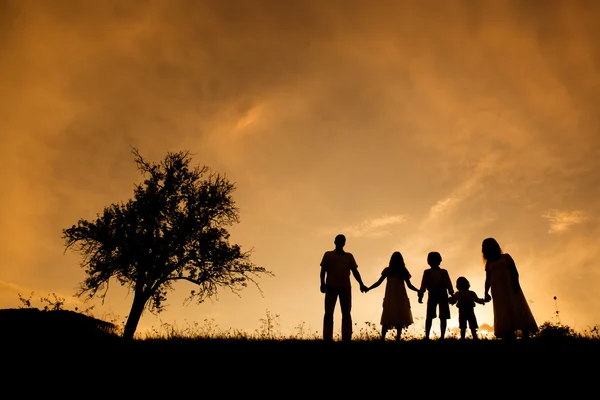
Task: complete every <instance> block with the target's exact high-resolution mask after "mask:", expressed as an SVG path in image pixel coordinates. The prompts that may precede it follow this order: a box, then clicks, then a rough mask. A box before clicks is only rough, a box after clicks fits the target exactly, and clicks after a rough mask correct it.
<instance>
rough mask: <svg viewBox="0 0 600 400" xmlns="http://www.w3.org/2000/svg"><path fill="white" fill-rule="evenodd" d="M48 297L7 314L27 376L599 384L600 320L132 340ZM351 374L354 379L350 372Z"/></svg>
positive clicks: (194, 333)
mask: <svg viewBox="0 0 600 400" xmlns="http://www.w3.org/2000/svg"><path fill="white" fill-rule="evenodd" d="M47 299H49V301H50V303H52V304H53V305H49V306H48V307H44V308H42V309H37V308H35V307H31V304H29V305H27V304H25V303H24V305H25V307H23V308H19V309H8V310H0V343H2V344H3V345H4V351H3V352H2V354H3V364H4V365H5V366H12V367H10V368H12V371H13V372H15V373H17V375H19V376H28V377H32V376H37V377H38V378H39V377H40V376H42V377H48V376H52V377H53V379H69V380H74V379H78V380H82V382H89V381H90V379H92V380H95V379H104V380H105V381H106V382H108V381H115V380H118V379H121V378H123V379H129V378H126V377H127V376H129V375H130V374H134V375H135V374H142V375H143V376H144V380H147V381H150V382H151V381H152V380H153V379H159V380H161V381H162V380H163V379H165V377H167V376H170V377H171V378H173V379H175V380H176V381H179V380H181V379H183V377H184V376H185V377H188V378H189V379H192V380H193V379H200V377H201V378H202V379H203V380H205V379H207V378H209V377H210V379H216V380H218V379H222V378H223V377H224V376H236V377H238V378H239V379H242V378H248V377H254V379H255V380H256V381H255V382H263V383H262V384H263V385H264V386H265V387H264V388H262V389H261V390H263V389H264V390H267V391H269V388H268V387H269V386H270V385H271V384H272V383H274V380H275V377H278V378H277V382H279V380H286V379H287V380H292V381H293V382H292V381H290V382H291V383H289V384H294V385H298V384H299V383H298V379H300V378H299V377H301V378H302V379H300V381H302V382H304V380H306V379H308V381H307V382H305V383H304V384H315V383H318V382H319V381H320V377H321V376H322V374H331V373H334V374H335V373H336V371H337V373H341V372H342V371H346V370H347V371H348V372H347V373H350V372H351V373H353V374H359V375H358V376H357V377H356V379H367V378H366V377H367V376H370V375H374V377H373V378H369V379H374V380H369V379H367V380H366V382H371V384H374V382H376V380H377V379H379V378H378V377H377V376H378V375H379V376H382V375H385V374H388V373H394V374H396V375H398V376H402V379H403V380H407V379H408V380H411V379H412V380H414V382H416V379H421V378H422V377H423V376H428V375H432V374H433V375H434V376H437V378H435V379H438V380H439V379H441V380H442V381H444V380H453V379H454V380H459V381H460V379H474V377H477V376H479V377H480V379H481V380H486V379H491V377H494V376H505V377H506V379H509V382H511V383H510V385H513V384H516V383H515V382H518V381H519V380H520V379H525V378H524V377H529V378H527V379H529V380H527V381H526V382H524V383H523V384H533V382H534V381H535V382H536V385H546V387H548V386H550V387H551V388H552V390H554V389H555V388H557V387H560V386H562V385H567V383H568V385H569V387H570V389H569V390H570V391H571V393H574V391H575V390H579V389H582V388H584V387H585V386H586V385H592V384H595V382H596V379H597V378H595V377H594V376H593V374H595V373H596V372H595V371H596V368H595V365H596V364H597V363H598V359H599V357H600V332H599V327H598V326H595V327H592V328H590V329H589V330H587V331H584V332H575V331H574V330H573V329H571V328H570V327H569V326H566V325H562V324H559V323H554V322H545V323H543V324H542V325H541V326H540V331H539V332H538V334H537V335H535V336H534V337H532V338H530V339H520V338H519V339H516V340H514V341H503V340H498V339H495V338H493V336H492V337H490V336H488V337H485V336H482V338H481V339H480V340H477V341H475V340H472V339H470V338H467V339H466V340H460V339H459V338H458V336H457V333H456V332H453V331H450V332H449V333H448V334H447V336H446V339H444V340H437V339H432V340H429V341H425V340H423V339H422V336H423V333H422V332H421V331H420V330H419V329H416V328H415V327H414V326H413V327H412V328H409V329H408V330H406V331H405V332H403V336H402V340H401V341H399V342H396V341H395V340H394V337H395V332H393V331H392V332H390V333H389V334H388V335H389V336H388V340H387V341H385V342H382V341H381V340H380V336H379V335H380V331H379V326H378V325H376V324H372V323H364V324H362V326H360V325H359V324H357V325H355V334H354V338H353V341H352V342H350V343H343V342H341V341H339V337H336V339H338V340H336V341H334V342H333V343H326V342H323V341H322V340H321V337H320V334H319V333H318V332H310V331H307V330H306V329H305V327H304V324H303V323H301V324H299V325H298V326H297V327H296V329H295V332H294V333H293V334H291V335H283V334H282V333H281V330H280V327H279V315H277V314H272V313H270V312H269V311H267V312H266V315H265V316H264V317H263V318H261V319H260V321H259V322H260V327H259V328H258V329H256V330H255V331H253V332H244V331H240V330H233V329H226V330H224V329H221V328H220V327H219V326H218V325H217V324H216V323H215V321H214V320H212V319H206V320H204V321H202V322H201V323H197V322H194V323H185V324H184V326H181V327H178V326H175V325H170V324H166V323H165V324H161V325H160V326H158V327H156V328H154V329H152V330H151V331H150V332H148V333H145V334H141V335H138V336H137V337H136V339H134V340H132V341H125V340H123V339H122V338H121V337H120V334H121V333H122V326H123V324H122V322H117V320H118V319H115V321H104V320H103V319H97V318H94V317H93V316H91V315H90V313H89V310H84V311H79V310H77V311H68V310H64V309H63V306H62V304H64V303H62V304H61V301H60V299H54V300H52V299H51V298H47ZM56 300H58V301H56ZM292 371H293V372H292ZM81 374H83V375H84V376H81ZM282 375H283V376H282ZM294 376H295V377H296V378H294ZM398 376H397V377H396V379H400V378H399V377H398ZM75 377H77V378H75ZM119 377H121V378H119ZM238 378H236V379H238ZM346 379H352V378H350V377H349V376H347V375H346ZM432 379H433V378H432ZM494 379H495V378H494ZM440 382H441V381H440ZM304 384H303V385H304ZM414 384H416V383H414ZM301 386H302V385H301ZM252 387H254V386H252ZM232 389H233V388H232ZM255 389H256V390H258V388H255ZM431 389H435V388H434V387H432V388H431ZM249 390H250V389H249ZM252 390H254V389H252Z"/></svg>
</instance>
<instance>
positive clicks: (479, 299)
mask: <svg viewBox="0 0 600 400" xmlns="http://www.w3.org/2000/svg"><path fill="white" fill-rule="evenodd" d="M472 296H473V301H474V302H475V303H478V304H485V300H484V299H482V298H480V297H479V296H477V293H475V292H473V294H472Z"/></svg>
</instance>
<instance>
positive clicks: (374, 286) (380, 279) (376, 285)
mask: <svg viewBox="0 0 600 400" xmlns="http://www.w3.org/2000/svg"><path fill="white" fill-rule="evenodd" d="M385 278H386V276H385V275H383V274H382V275H381V277H380V278H379V279H378V280H377V282H375V283H374V284H372V285H371V286H369V287H368V288H367V291H369V290H371V289H375V288H376V287H378V286H379V285H381V284H382V283H383V281H385Z"/></svg>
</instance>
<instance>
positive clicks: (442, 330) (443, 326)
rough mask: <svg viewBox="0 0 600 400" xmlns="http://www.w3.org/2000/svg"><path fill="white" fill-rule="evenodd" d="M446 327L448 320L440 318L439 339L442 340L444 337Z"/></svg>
mask: <svg viewBox="0 0 600 400" xmlns="http://www.w3.org/2000/svg"><path fill="white" fill-rule="evenodd" d="M447 325H448V320H447V319H446V318H440V339H444V337H445V336H446V326H447Z"/></svg>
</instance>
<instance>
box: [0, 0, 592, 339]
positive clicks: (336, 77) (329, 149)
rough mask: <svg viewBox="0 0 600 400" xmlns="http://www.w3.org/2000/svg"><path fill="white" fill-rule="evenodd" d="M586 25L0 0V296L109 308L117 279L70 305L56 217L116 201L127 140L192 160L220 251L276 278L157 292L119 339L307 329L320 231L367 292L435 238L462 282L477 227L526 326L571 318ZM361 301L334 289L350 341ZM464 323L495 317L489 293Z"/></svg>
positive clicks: (374, 317) (203, 3)
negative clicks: (225, 229)
mask: <svg viewBox="0 0 600 400" xmlns="http://www.w3.org/2000/svg"><path fill="white" fill-rule="evenodd" d="M599 17H600V2H596V1H593V0H588V1H583V0H581V1H580V0H569V1H553V0H548V1H544V2H539V1H535V0H531V1H522V0H513V1H508V0H507V1H502V0H497V1H485V0H482V1H477V2H475V1H466V0H464V1H459V0H439V1H433V0H419V1H380V0H375V1H370V2H361V1H355V0H344V1H342V0H339V1H338V0H328V1H322V0H290V1H287V2H281V1H276V0H253V1H243V0H231V1H227V2H223V1H216V0H215V1H212V0H198V1H192V0H189V1H185V0H165V1H162V0H147V1H128V2H120V1H116V0H107V1H102V2H97V1H75V0H69V1H67V0H54V1H52V2H47V1H37V0H29V1H27V2H24V1H18V0H0V89H1V93H2V95H1V96H0V120H1V121H2V122H1V124H2V129H1V131H0V157H1V159H2V162H3V168H2V169H0V179H1V181H2V184H3V191H2V196H1V197H0V232H1V235H2V240H1V241H0V308H13V307H19V306H21V305H22V303H21V301H20V300H19V295H22V296H23V297H25V298H27V297H29V296H30V295H31V293H33V296H32V301H33V302H34V303H35V304H36V305H37V304H40V302H39V301H38V300H39V298H40V297H46V296H48V295H49V294H52V293H55V294H57V295H58V296H60V297H63V298H65V299H66V306H67V307H69V308H73V307H78V309H79V310H83V309H85V308H87V307H90V306H92V305H94V309H93V313H94V315H95V316H97V317H100V318H104V319H113V320H122V319H123V318H124V317H125V316H126V315H127V313H128V311H129V308H130V306H131V302H132V295H131V294H130V293H128V292H127V291H126V290H125V289H124V288H121V287H119V286H118V284H117V283H116V282H114V283H112V284H111V286H110V288H109V291H108V294H107V297H106V301H105V302H104V303H103V304H102V303H100V302H98V301H95V302H92V303H86V304H81V300H80V299H77V298H75V297H73V296H74V294H75V292H76V289H77V287H78V285H79V283H80V282H81V281H82V280H83V279H84V278H85V274H84V271H83V269H82V268H81V267H80V265H79V263H80V261H81V258H80V256H79V255H78V254H77V253H75V252H72V251H66V252H65V246H64V242H63V240H62V230H63V229H65V228H69V227H71V226H72V225H73V224H76V223H77V221H78V220H79V219H94V218H95V217H96V215H97V214H98V213H101V212H102V211H103V209H104V207H105V206H107V205H109V204H111V203H117V202H121V201H126V200H128V199H130V198H132V196H133V187H134V184H136V183H139V182H141V180H142V176H141V175H140V173H139V171H138V170H137V169H136V165H135V163H134V157H133V154H132V153H131V148H132V147H135V148H137V149H139V151H140V153H141V154H142V156H143V157H144V158H146V159H148V160H153V161H160V160H161V159H162V158H163V157H164V156H165V155H166V154H167V152H169V151H190V152H191V153H192V162H193V163H194V164H196V165H206V166H208V167H210V168H211V169H212V170H213V171H215V172H218V173H220V174H223V175H225V176H226V177H227V178H228V179H229V180H230V181H231V182H233V183H235V187H236V190H235V192H234V193H233V197H234V200H235V202H236V206H237V207H238V208H239V211H240V222H239V223H238V224H236V225H234V226H232V227H231V228H230V233H231V242H232V243H237V244H239V245H240V246H242V249H244V250H252V255H251V259H252V261H253V262H254V263H255V264H257V265H260V266H263V267H265V268H266V269H267V270H269V271H271V272H273V274H274V276H272V277H269V276H264V277H262V278H259V280H258V284H259V286H260V290H259V288H257V287H256V286H253V285H250V286H248V287H247V288H245V289H244V290H243V291H242V292H241V293H240V296H237V295H235V294H233V293H231V291H229V290H228V289H227V288H223V289H222V290H220V291H219V293H218V297H215V298H212V299H209V300H206V301H205V302H203V303H202V304H189V305H186V304H184V303H183V300H184V298H185V297H186V295H187V294H188V293H189V291H190V290H191V289H193V288H192V287H190V285H189V284H186V283H182V284H180V285H176V286H175V290H174V291H173V292H171V293H170V294H169V297H168V298H167V309H166V311H164V312H163V313H161V314H159V315H153V314H151V313H148V312H146V313H144V315H143V316H142V319H141V321H140V324H139V326H138V333H142V332H151V331H152V330H156V329H161V328H160V327H161V326H163V327H164V326H165V325H164V324H167V325H170V326H174V327H176V328H178V329H187V328H189V327H191V326H206V324H212V325H213V326H216V327H218V329H221V330H224V331H225V330H236V331H243V332H255V331H256V330H260V329H261V327H262V326H263V325H262V324H263V322H261V321H264V319H265V317H266V316H269V315H270V316H272V317H276V321H275V322H277V324H278V325H277V329H278V330H279V331H280V332H281V334H283V335H288V334H289V335H294V334H298V333H300V332H312V333H314V334H315V335H318V334H320V332H321V330H322V318H323V300H324V298H323V294H321V293H320V291H319V270H320V267H319V263H320V261H321V258H322V256H323V253H324V252H325V251H327V250H331V249H333V247H334V244H333V240H334V237H335V235H337V234H338V233H343V234H345V235H346V237H347V243H346V248H345V249H346V251H349V252H351V253H353V255H354V257H355V259H356V261H357V263H358V265H359V271H360V273H361V275H362V278H363V280H364V281H365V283H366V284H367V285H370V284H372V283H373V282H375V281H376V280H377V279H378V278H379V276H380V274H381V271H382V270H383V268H385V267H386V266H387V264H388V262H389V258H390V256H391V254H392V253H393V252H394V251H400V252H401V253H402V254H403V255H404V258H405V260H406V265H407V268H408V269H409V271H410V273H411V275H412V283H413V284H415V285H419V284H420V280H421V276H422V273H423V271H424V270H425V269H426V268H427V263H426V257H427V253H428V252H430V251H438V252H440V254H441V255H442V258H443V261H442V265H441V266H442V267H443V268H446V269H447V270H448V271H449V273H450V277H451V278H452V280H453V282H455V281H456V278H458V277H459V276H465V277H467V278H468V279H469V281H470V282H471V288H472V290H474V291H475V292H476V293H477V294H479V295H480V296H483V294H484V293H483V290H484V280H485V272H484V264H483V261H482V257H481V242H482V240H483V239H485V238H487V237H494V238H496V239H497V240H498V242H499V243H500V245H501V247H502V248H503V250H504V251H505V252H507V253H509V254H511V255H512V256H513V258H514V259H515V261H516V264H517V268H518V270H519V274H520V279H521V286H522V288H523V291H524V293H525V296H526V298H527V299H528V301H529V304H530V307H531V310H532V312H533V314H534V316H535V318H536V320H537V322H538V324H540V325H541V324H542V323H544V322H546V321H552V322H557V321H558V322H560V323H563V324H567V325H569V326H570V327H572V328H574V329H576V330H579V331H584V330H589V329H590V328H591V327H593V326H595V325H597V324H599V323H600V296H598V291H597V290H598V286H599V284H600V265H599V262H598V260H599V258H600V246H598V237H599V236H600V225H599V216H600V203H599V202H598V198H599V196H600V174H599V173H598V172H599V169H600V114H599V113H598V104H600V26H598V24H597V20H598V18H599ZM353 282H354V281H353ZM383 294H384V286H383V285H382V286H380V287H379V288H377V289H374V290H373V291H370V292H368V293H366V294H363V293H360V291H359V290H358V284H357V283H356V282H354V283H353V306H352V307H353V308H352V316H353V320H354V323H355V328H354V330H355V333H357V334H358V333H359V332H360V331H361V330H363V329H366V327H368V326H369V325H368V324H378V323H379V318H380V316H381V311H382V310H381V305H382V299H383ZM555 297H556V300H555ZM409 298H410V301H411V306H412V313H413V317H414V319H415V323H414V325H413V326H412V329H413V331H415V332H417V333H418V334H422V332H423V329H424V328H423V326H424V316H425V306H424V305H423V304H419V303H418V302H417V296H416V293H414V292H409ZM557 311H558V314H557ZM451 312H452V318H451V319H450V321H449V326H450V327H453V326H456V325H457V317H458V313H457V310H456V308H452V310H451ZM476 314H477V318H478V320H479V323H480V325H482V326H483V327H484V328H485V327H486V325H487V326H489V325H493V312H492V305H491V304H486V305H484V306H477V308H476ZM484 324H486V325H484ZM377 326H378V325H377ZM186 327H187V328H186ZM339 327H340V311H339V308H337V309H336V314H335V331H336V332H339ZM438 327H439V320H436V321H435V322H434V328H433V331H434V332H436V329H439V328H438ZM377 329H378V328H377Z"/></svg>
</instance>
